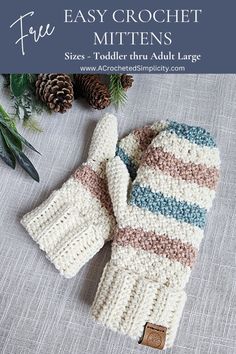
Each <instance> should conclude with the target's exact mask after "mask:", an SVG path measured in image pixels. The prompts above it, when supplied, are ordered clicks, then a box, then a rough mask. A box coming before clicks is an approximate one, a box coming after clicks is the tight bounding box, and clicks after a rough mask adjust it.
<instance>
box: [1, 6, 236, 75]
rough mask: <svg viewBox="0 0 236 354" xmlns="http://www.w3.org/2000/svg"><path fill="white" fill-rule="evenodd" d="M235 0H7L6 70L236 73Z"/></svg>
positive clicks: (3, 51)
mask: <svg viewBox="0 0 236 354" xmlns="http://www.w3.org/2000/svg"><path fill="white" fill-rule="evenodd" d="M235 11H236V4H235V2H234V1H227V0H226V1H224V2H220V1H206V0H195V1H194V0H180V1H178V2H177V1H170V0H165V1H163V0H162V1H149V0H146V1H143V2H141V1H123V0H120V1H119V2H117V4H114V2H110V1H109V2H108V1H100V2H98V1H95V0H94V1H83V2H79V1H76V0H67V1H45V0H40V1H39V0H37V1H35V0H31V1H28V0H21V1H17V0H8V1H6V2H4V4H2V5H1V12H0V24H1V27H0V29H1V30H0V39H1V59H0V72H1V73H9V72H11V73H13V72H15V73H16V72H18V73H20V72H83V73H86V72H87V73H93V72H98V73H113V72H114V73H117V72H126V73H128V72H130V73H235V72H236V54H235V53H236V51H235V38H234V36H235Z"/></svg>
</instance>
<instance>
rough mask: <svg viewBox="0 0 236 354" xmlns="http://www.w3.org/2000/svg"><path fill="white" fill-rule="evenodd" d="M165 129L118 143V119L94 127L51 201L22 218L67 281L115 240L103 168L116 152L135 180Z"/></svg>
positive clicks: (137, 133) (140, 132) (156, 128)
mask: <svg viewBox="0 0 236 354" xmlns="http://www.w3.org/2000/svg"><path fill="white" fill-rule="evenodd" d="M164 127H165V124H164V123H161V122H157V123H155V124H153V125H152V126H150V127H144V128H141V129H137V130H135V131H133V132H132V133H131V134H130V135H128V136H126V137H125V138H123V139H122V140H121V141H120V142H119V144H118V146H117V147H116V144H117V122H116V118H115V117H114V116H113V115H111V114H108V115H106V116H105V117H104V118H103V119H101V120H100V121H99V123H98V124H97V126H96V128H95V131H94V134H93V138H92V142H91V146H90V149H89V155H88V160H87V162H86V163H84V164H82V166H81V167H79V168H78V169H77V171H76V172H75V173H74V174H73V175H72V176H71V177H70V178H69V180H68V181H67V182H65V183H64V184H63V186H62V187H61V189H59V190H56V191H54V192H53V193H52V194H51V195H50V197H49V198H48V199H47V200H46V201H45V202H44V203H42V204H41V205H40V206H39V207H37V208H36V209H35V210H33V211H31V212H30V213H28V214H26V215H25V216H24V217H23V219H22V221H21V223H22V224H23V226H24V227H25V228H26V230H27V231H28V233H29V234H30V236H31V237H32V238H33V239H34V240H35V241H36V242H37V243H38V245H39V247H40V248H41V249H42V250H43V251H45V252H46V256H47V258H48V259H49V260H50V261H51V262H52V263H53V264H54V265H55V267H56V268H57V269H58V270H59V272H60V273H61V274H62V275H64V276H65V277H66V278H71V277H73V276H74V275H75V274H77V272H78V271H79V270H80V268H81V267H82V266H83V265H84V264H85V263H86V262H87V261H88V260H89V259H90V258H91V257H93V256H94V255H95V254H96V253H97V252H98V251H99V250H100V248H101V247H102V246H103V245H104V242H105V241H107V240H109V239H110V237H111V236H112V235H113V229H114V226H115V224H116V222H115V218H114V215H113V209H112V204H111V200H110V196H109V192H108V187H107V181H106V173H105V166H106V162H107V160H108V159H109V158H112V157H114V155H115V151H116V154H117V155H118V156H120V157H121V159H122V160H123V161H124V163H125V164H126V165H127V168H128V169H129V172H130V175H131V176H132V177H134V176H135V174H136V170H137V167H138V164H139V162H140V158H141V155H142V152H143V151H144V150H145V149H146V147H147V146H148V144H149V143H150V141H151V140H152V139H153V137H154V136H156V135H157V134H158V133H159V131H161V130H162V129H163V128H164Z"/></svg>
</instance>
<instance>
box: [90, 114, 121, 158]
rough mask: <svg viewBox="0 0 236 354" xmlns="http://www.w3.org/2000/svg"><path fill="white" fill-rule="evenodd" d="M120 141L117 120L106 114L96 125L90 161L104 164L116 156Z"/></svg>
mask: <svg viewBox="0 0 236 354" xmlns="http://www.w3.org/2000/svg"><path fill="white" fill-rule="evenodd" d="M117 140H118V132H117V119H116V117H115V116H114V115H113V114H106V115H105V116H104V117H103V118H102V119H101V120H100V121H99V122H98V124H97V125H96V128H95V130H94V133H93V137H92V141H91V145H90V148H89V154H88V160H92V161H96V162H98V163H99V162H104V161H105V160H107V159H111V158H113V157H114V156H115V152H116V144H117Z"/></svg>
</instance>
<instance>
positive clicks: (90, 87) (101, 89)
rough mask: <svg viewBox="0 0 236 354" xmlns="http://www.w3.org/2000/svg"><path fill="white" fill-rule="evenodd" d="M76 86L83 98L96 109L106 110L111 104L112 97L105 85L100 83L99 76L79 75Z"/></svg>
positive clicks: (76, 78) (76, 76)
mask: <svg viewBox="0 0 236 354" xmlns="http://www.w3.org/2000/svg"><path fill="white" fill-rule="evenodd" d="M75 85H76V87H77V88H78V91H79V93H80V95H81V96H82V97H84V98H85V99H86V100H87V102H88V104H89V105H90V106H92V107H93V108H95V109H104V108H106V107H108V106H109V104H110V103H111V99H110V97H111V95H110V92H109V90H108V88H107V86H106V85H105V84H103V83H102V82H101V81H100V76H99V75H93V74H92V75H91V74H77V75H75Z"/></svg>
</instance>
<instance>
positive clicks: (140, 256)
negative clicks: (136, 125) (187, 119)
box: [92, 122, 220, 348]
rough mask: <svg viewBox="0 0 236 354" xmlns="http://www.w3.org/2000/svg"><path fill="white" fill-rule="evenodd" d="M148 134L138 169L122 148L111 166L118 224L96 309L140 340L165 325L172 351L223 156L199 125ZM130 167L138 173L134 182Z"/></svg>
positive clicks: (97, 315) (99, 318)
mask: <svg viewBox="0 0 236 354" xmlns="http://www.w3.org/2000/svg"><path fill="white" fill-rule="evenodd" d="M149 136H150V139H149V141H148V139H147V140H146V142H147V145H148V146H146V147H145V149H144V150H143V153H141V154H140V155H139V157H140V159H141V162H140V163H139V167H138V169H137V168H136V167H137V165H135V163H127V158H126V156H125V155H124V153H123V152H124V151H123V149H122V147H121V148H120V149H121V150H119V151H118V156H117V157H115V158H114V159H112V160H111V161H109V162H108V164H107V178H108V187H109V192H110V196H111V200H112V204H113V210H114V214H115V217H116V220H117V227H116V230H115V234H114V241H113V244H112V256H111V260H110V262H108V264H107V265H106V267H105V269H104V272H103V275H102V278H101V280H100V284H99V287H98V290H97V294H96V297H95V300H94V303H93V307H92V314H93V317H94V318H95V319H96V320H97V321H99V322H101V323H103V324H104V325H106V326H108V327H109V328H111V329H113V330H115V331H119V332H122V333H124V334H127V335H129V336H130V337H132V338H135V339H136V340H138V341H139V340H140V338H141V337H142V335H143V330H144V326H145V324H146V323H147V322H150V323H153V324H156V325H161V326H164V327H166V328H167V332H166V342H165V348H167V347H171V346H172V345H173V342H174V339H175V336H176V331H177V328H178V325H179V321H180V318H181V314H182V310H183V307H184V304H185V301H186V293H185V291H184V287H185V285H186V283H187V281H188V279H189V276H190V272H191V269H192V267H193V265H194V262H195V261H196V257H197V253H198V250H199V246H200V242H201V240H202V237H203V228H204V225H205V223H206V215H207V212H208V210H209V209H210V207H211V206H212V201H213V198H214V196H215V189H216V185H217V182H218V178H219V167H220V157H219V151H218V149H217V147H216V144H215V141H214V139H213V138H212V136H211V135H210V133H209V132H207V131H206V130H205V129H203V128H200V127H193V126H189V125H186V124H180V123H177V122H168V123H166V126H165V128H164V129H163V130H162V131H161V132H160V134H158V135H155V134H154V135H153V136H152V134H150V135H149ZM144 140H145V139H144ZM124 162H125V164H124ZM131 162H133V161H131ZM128 171H131V173H130V174H131V175H132V176H133V177H135V176H136V177H135V179H134V181H133V183H132V184H131V182H130V179H129V173H128ZM127 196H128V199H127Z"/></svg>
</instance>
